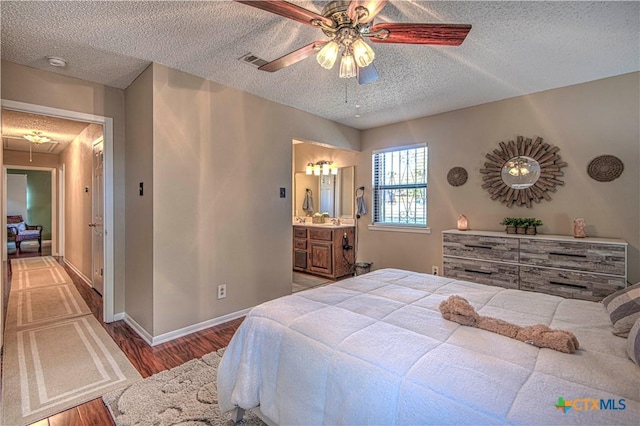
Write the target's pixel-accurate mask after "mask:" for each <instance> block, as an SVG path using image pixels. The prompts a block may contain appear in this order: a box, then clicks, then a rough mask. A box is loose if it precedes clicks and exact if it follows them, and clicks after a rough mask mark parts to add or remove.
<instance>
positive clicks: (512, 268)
mask: <svg viewBox="0 0 640 426" xmlns="http://www.w3.org/2000/svg"><path fill="white" fill-rule="evenodd" d="M443 267H444V270H443V273H444V276H446V277H449V278H456V279H458V280H464V281H472V282H476V283H480V284H487V285H495V286H499V287H505V288H516V289H517V288H518V266H517V265H509V264H504V263H494V262H483V261H481V260H472V259H459V258H450V257H445V258H444V259H443Z"/></svg>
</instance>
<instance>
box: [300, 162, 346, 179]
mask: <svg viewBox="0 0 640 426" xmlns="http://www.w3.org/2000/svg"><path fill="white" fill-rule="evenodd" d="M305 173H306V174H308V175H315V176H320V175H337V174H338V166H336V165H335V164H334V163H332V162H331V161H324V160H323V161H318V162H317V163H315V164H314V163H307V167H306V168H305Z"/></svg>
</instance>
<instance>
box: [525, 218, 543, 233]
mask: <svg viewBox="0 0 640 426" xmlns="http://www.w3.org/2000/svg"><path fill="white" fill-rule="evenodd" d="M542 225H543V223H542V221H541V220H540V219H536V218H535V217H530V218H528V219H527V235H536V234H537V233H538V230H537V227H538V226H542Z"/></svg>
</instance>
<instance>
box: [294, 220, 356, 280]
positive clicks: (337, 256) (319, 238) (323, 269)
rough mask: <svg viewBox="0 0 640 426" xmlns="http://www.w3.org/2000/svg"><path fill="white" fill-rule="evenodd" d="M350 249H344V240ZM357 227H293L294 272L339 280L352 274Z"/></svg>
mask: <svg viewBox="0 0 640 426" xmlns="http://www.w3.org/2000/svg"><path fill="white" fill-rule="evenodd" d="M345 234H346V235H347V241H348V245H349V246H350V247H351V248H348V249H345V248H343V237H344V235H345ZM354 241H355V227H354V226H352V225H349V226H346V225H345V226H305V225H294V226H293V269H294V270H295V271H301V272H308V273H311V274H315V275H322V276H323V277H328V278H340V277H343V276H345V275H349V274H351V273H352V272H353V271H352V268H351V267H352V265H353V263H354V261H355V260H354V259H355V255H354Z"/></svg>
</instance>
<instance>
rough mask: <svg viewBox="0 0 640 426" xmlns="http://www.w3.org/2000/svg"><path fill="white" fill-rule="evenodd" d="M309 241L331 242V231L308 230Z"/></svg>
mask: <svg viewBox="0 0 640 426" xmlns="http://www.w3.org/2000/svg"><path fill="white" fill-rule="evenodd" d="M309 239H310V240H322V241H333V230H331V229H322V228H309Z"/></svg>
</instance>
